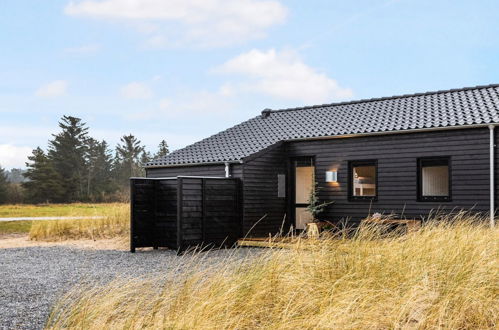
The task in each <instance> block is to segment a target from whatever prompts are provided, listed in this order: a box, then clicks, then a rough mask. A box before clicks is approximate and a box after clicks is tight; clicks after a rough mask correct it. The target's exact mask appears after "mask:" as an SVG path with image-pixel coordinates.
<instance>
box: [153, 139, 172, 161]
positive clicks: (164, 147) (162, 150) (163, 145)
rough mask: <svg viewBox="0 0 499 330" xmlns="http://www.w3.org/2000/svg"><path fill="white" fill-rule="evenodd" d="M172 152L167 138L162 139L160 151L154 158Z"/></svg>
mask: <svg viewBox="0 0 499 330" xmlns="http://www.w3.org/2000/svg"><path fill="white" fill-rule="evenodd" d="M169 153H170V148H169V147H168V143H166V141H165V140H162V141H161V142H160V143H159V146H158V152H157V153H156V154H155V155H154V158H161V157H164V156H166V155H168V154H169Z"/></svg>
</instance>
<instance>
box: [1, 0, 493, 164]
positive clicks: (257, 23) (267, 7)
mask: <svg viewBox="0 0 499 330" xmlns="http://www.w3.org/2000/svg"><path fill="white" fill-rule="evenodd" d="M0 43H1V48H0V118H1V120H0V165H2V166H4V167H7V168H10V167H20V166H23V165H24V161H25V158H26V156H27V154H29V153H30V150H31V149H33V148H35V147H37V146H41V147H46V141H47V140H48V139H49V138H50V134H51V133H55V132H56V131H57V121H58V119H59V118H60V117H61V116H62V115H64V114H69V115H73V116H78V117H80V118H83V120H84V121H85V122H87V123H88V124H89V126H90V127H91V131H90V133H91V135H92V136H94V137H96V138H99V139H105V140H107V141H108V142H109V143H110V144H111V145H113V146H114V145H115V144H116V143H117V141H118V140H119V137H120V136H121V135H123V134H128V133H132V134H134V135H136V136H137V137H138V138H139V139H140V140H142V142H143V143H144V144H145V145H146V146H147V148H148V149H149V150H151V151H153V152H154V151H155V150H156V146H157V144H158V143H159V141H160V140H161V139H166V140H167V141H168V143H169V144H170V145H171V147H172V148H173V149H177V148H180V147H183V146H185V145H187V144H190V143H192V142H195V141H197V140H199V139H202V138H204V137H207V136H209V135H211V134H214V133H217V132H218V131H220V130H222V129H225V128H227V127H230V126H232V125H234V124H237V123H238V122H241V121H243V120H245V119H248V118H251V117H253V116H255V115H257V114H259V112H260V111H261V110H262V109H264V108H272V109H279V108H286V107H296V106H302V105H312V104H322V103H331V102H336V101H343V100H352V99H361V98H371V97H379V96H390V95H396V94H404V93H414V92H423V91H428V90H438V89H449V88H458V87H465V86H475V85H482V84H490V83H499V65H498V64H499V2H497V1H480V0H479V1H435V0H434V1H426V0H417V1H416V0H390V1H376V0H371V1H361V0H359V1H346V0H345V1H334V0H329V1H319V0H317V1H313V0H311V1H298V0H296V1H293V0H289V1H284V0H282V1H279V0H230V1H223V0H205V1H198V0H126V1H125V0H74V1H69V0H51V1H37V0H24V1H17V0H3V1H2V2H1V3H0Z"/></svg>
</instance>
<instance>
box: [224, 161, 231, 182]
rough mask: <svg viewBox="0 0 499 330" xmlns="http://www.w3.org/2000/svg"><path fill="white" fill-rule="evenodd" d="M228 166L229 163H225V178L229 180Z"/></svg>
mask: <svg viewBox="0 0 499 330" xmlns="http://www.w3.org/2000/svg"><path fill="white" fill-rule="evenodd" d="M230 176H231V175H230V164H229V162H225V177H226V178H230Z"/></svg>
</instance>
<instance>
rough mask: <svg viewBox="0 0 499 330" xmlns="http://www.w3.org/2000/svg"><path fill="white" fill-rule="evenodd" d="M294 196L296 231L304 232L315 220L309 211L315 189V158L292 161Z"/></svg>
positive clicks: (293, 207) (293, 211) (292, 205)
mask: <svg viewBox="0 0 499 330" xmlns="http://www.w3.org/2000/svg"><path fill="white" fill-rule="evenodd" d="M291 174H292V175H291V177H292V187H293V194H292V199H291V209H292V213H293V214H294V220H295V221H294V222H295V224H294V225H295V229H299V230H303V229H305V228H306V226H307V223H309V222H311V221H312V220H313V217H312V214H311V213H310V212H309V211H308V210H307V206H308V201H309V198H310V193H311V192H312V190H313V189H314V188H315V164H314V158H313V157H300V158H293V159H291Z"/></svg>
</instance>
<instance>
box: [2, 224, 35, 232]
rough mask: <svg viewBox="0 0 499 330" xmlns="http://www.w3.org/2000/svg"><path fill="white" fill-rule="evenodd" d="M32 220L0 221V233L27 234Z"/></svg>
mask: <svg viewBox="0 0 499 330" xmlns="http://www.w3.org/2000/svg"><path fill="white" fill-rule="evenodd" d="M31 223H32V221H0V235H2V234H27V233H29V231H30V229H31Z"/></svg>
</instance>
